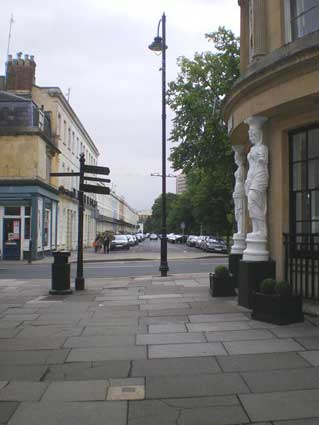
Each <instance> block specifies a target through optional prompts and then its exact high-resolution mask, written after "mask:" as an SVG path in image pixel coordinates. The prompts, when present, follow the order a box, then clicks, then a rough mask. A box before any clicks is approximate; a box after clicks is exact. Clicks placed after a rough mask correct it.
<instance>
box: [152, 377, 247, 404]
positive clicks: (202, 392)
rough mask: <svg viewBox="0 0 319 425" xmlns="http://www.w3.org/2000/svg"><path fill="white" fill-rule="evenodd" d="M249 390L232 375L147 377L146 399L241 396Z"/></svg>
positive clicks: (241, 381) (241, 380)
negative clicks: (237, 394)
mask: <svg viewBox="0 0 319 425" xmlns="http://www.w3.org/2000/svg"><path fill="white" fill-rule="evenodd" d="M247 392H249V389H248V387H247V385H246V384H245V382H244V381H243V379H242V378H241V377H240V376H239V375H238V374H234V373H227V374H218V373H217V374H214V375H200V376H193V375H188V376H147V377H146V398H147V399H154V398H155V399H157V398H163V399H166V398H179V397H202V396H214V395H230V394H236V393H239V394H243V393H247Z"/></svg>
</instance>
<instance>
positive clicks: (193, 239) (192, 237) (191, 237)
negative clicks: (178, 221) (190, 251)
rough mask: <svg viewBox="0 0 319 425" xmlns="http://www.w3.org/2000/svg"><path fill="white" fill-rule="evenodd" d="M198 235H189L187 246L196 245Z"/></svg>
mask: <svg viewBox="0 0 319 425" xmlns="http://www.w3.org/2000/svg"><path fill="white" fill-rule="evenodd" d="M197 238H198V236H195V235H189V236H188V238H187V241H186V245H187V246H195V243H196V241H197Z"/></svg>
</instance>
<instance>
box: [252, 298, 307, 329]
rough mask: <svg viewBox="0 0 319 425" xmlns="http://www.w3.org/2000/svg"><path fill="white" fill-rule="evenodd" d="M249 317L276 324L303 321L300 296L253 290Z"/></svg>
mask: <svg viewBox="0 0 319 425" xmlns="http://www.w3.org/2000/svg"><path fill="white" fill-rule="evenodd" d="M251 317H252V319H254V320H260V321H262V322H268V323H275V324H277V325H287V324H289V323H296V322H303V320H304V317H303V312H302V296H301V295H292V294H291V295H277V294H262V293H261V292H255V293H254V294H253V311H252V314H251Z"/></svg>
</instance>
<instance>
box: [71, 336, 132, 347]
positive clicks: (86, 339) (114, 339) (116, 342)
mask: <svg viewBox="0 0 319 425" xmlns="http://www.w3.org/2000/svg"><path fill="white" fill-rule="evenodd" d="M134 343H135V335H125V334H124V335H104V336H79V337H70V338H67V340H66V341H65V343H64V347H65V348H85V347H118V346H129V345H134Z"/></svg>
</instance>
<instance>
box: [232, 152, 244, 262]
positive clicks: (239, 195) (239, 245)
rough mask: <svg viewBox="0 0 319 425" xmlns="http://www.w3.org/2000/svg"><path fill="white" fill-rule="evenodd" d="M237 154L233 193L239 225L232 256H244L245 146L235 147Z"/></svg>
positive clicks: (234, 237)
mask: <svg viewBox="0 0 319 425" xmlns="http://www.w3.org/2000/svg"><path fill="white" fill-rule="evenodd" d="M233 151H234V152H235V163H236V165H237V166H238V168H237V170H236V172H235V188H234V192H233V199H234V206H235V219H236V223H237V233H235V234H234V236H233V240H234V244H233V246H232V249H231V254H242V253H243V252H244V249H245V248H246V242H245V239H246V226H245V224H246V194H245V179H246V155H245V146H244V145H235V146H233Z"/></svg>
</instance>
